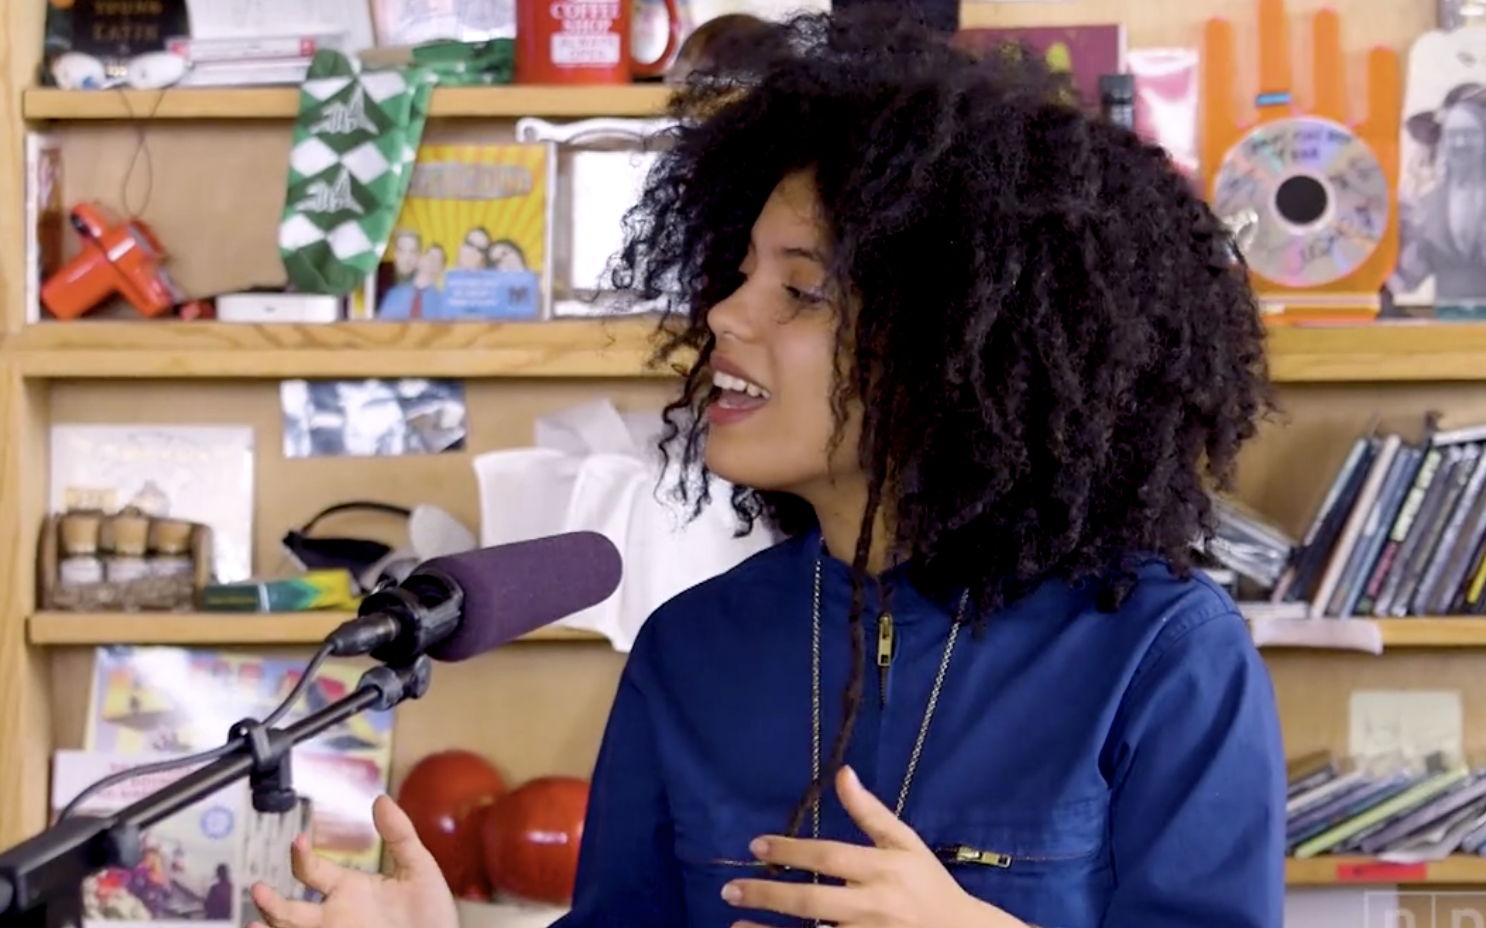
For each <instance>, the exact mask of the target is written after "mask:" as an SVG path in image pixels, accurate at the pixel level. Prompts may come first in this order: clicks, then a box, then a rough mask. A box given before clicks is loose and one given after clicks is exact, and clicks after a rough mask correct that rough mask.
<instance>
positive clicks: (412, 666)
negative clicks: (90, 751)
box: [0, 655, 433, 928]
mask: <svg viewBox="0 0 1486 928" xmlns="http://www.w3.org/2000/svg"><path fill="white" fill-rule="evenodd" d="M432 672H433V664H432V662H431V661H430V659H429V658H428V657H427V656H426V655H420V656H418V657H417V658H416V659H414V660H413V661H412V662H411V663H409V664H407V665H405V666H402V667H387V666H379V667H373V668H372V669H371V670H368V671H367V672H366V673H364V674H362V676H361V679H360V681H359V682H358V684H357V688H356V691H355V692H354V693H352V694H351V695H349V696H346V697H345V698H343V699H339V700H337V701H336V702H333V703H331V704H330V705H328V706H326V707H324V708H323V709H321V710H319V711H318V712H314V713H311V714H310V715H307V716H305V717H304V718H302V719H300V720H299V721H297V722H295V723H293V724H292V725H289V726H288V727H287V728H283V729H279V728H268V727H265V726H264V725H263V724H262V723H261V722H258V721H256V720H254V719H245V720H243V721H241V722H238V723H237V724H236V725H233V726H232V729H231V731H230V732H229V734H228V740H229V742H236V744H237V749H236V750H235V751H234V752H233V753H231V754H228V755H226V756H225V757H222V758H220V759H218V760H215V761H212V762H211V763H209V764H207V765H206V766H204V767H202V768H201V769H199V770H196V771H194V772H192V773H189V774H187V775H186V776H184V777H182V778H181V779H179V780H177V781H175V782H174V783H171V784H170V785H169V786H166V787H164V788H163V789H160V790H158V791H156V792H154V793H151V794H150V795H148V796H146V797H144V798H143V799H140V800H139V801H137V802H135V803H134V804H133V805H130V806H128V807H127V808H124V809H122V810H120V811H118V812H116V813H114V814H112V815H107V816H89V815H72V816H69V817H68V818H66V819H63V820H62V821H60V822H58V823H57V824H55V825H53V826H52V827H51V828H48V829H47V830H46V831H44V832H42V833H41V834H39V835H37V836H36V837H34V838H31V839H30V840H27V841H25V842H23V843H21V844H18V845H16V846H15V847H13V848H11V849H10V850H8V851H5V852H4V853H0V926H3V928H66V926H80V925H81V924H82V916H83V894H82V886H83V880H84V879H85V878H86V877H87V876H88V875H89V874H92V873H94V872H96V871H98V870H101V869H104V868H106V867H132V866H135V865H136V864H138V863H139V861H140V859H141V857H142V848H141V835H140V833H141V832H142V831H143V830H144V829H145V828H148V827H149V826H151V825H153V824H155V823H156V822H159V821H161V820H162V819H166V818H169V817H170V816H171V815H174V814H175V813H176V812H179V811H180V810H181V809H184V808H186V807H187V806H190V805H192V804H193V803H196V802H200V801H201V800H203V799H205V798H207V797H208V796H211V795H212V794H213V793H215V792H217V791H218V790H220V789H222V788H223V787H224V786H227V785H229V784H231V783H235V782H237V781H239V780H241V779H243V778H244V777H247V778H248V782H249V784H250V785H251V787H252V792H253V808H254V809H255V810H257V811H259V812H274V813H277V812H286V811H288V810H290V809H292V808H293V807H294V804H295V801H296V800H295V796H294V790H293V788H292V787H291V785H290V784H291V779H290V768H289V749H290V748H292V747H293V746H294V745H296V744H299V743H300V742H302V741H307V740H309V739H310V738H313V737H315V736H316V735H318V734H320V733H321V732H323V731H325V730H326V729H329V728H332V727H334V726H336V725H338V724H340V723H341V722H344V721H345V720H346V719H348V718H350V717H352V716H354V715H356V714H357V713H359V712H363V711H365V710H368V709H372V710H379V711H380V710H385V709H390V708H392V707H393V706H395V705H397V704H398V703H400V702H402V701H403V700H405V699H417V698H418V697H420V696H422V695H423V694H424V693H426V692H427V691H428V684H429V680H430V678H431V676H432Z"/></svg>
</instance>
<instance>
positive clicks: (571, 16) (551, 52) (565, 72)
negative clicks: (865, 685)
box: [516, 0, 681, 84]
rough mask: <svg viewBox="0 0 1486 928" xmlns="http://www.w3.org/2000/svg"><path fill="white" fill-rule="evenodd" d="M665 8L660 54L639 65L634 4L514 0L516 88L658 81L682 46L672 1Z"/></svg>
mask: <svg viewBox="0 0 1486 928" xmlns="http://www.w3.org/2000/svg"><path fill="white" fill-rule="evenodd" d="M665 4H666V16H667V17H668V18H669V20H670V28H669V30H668V35H667V37H666V48H665V51H663V52H661V55H660V57H659V58H657V59H656V60H655V61H651V62H644V61H636V60H634V58H633V54H632V52H631V51H630V46H631V45H632V37H631V33H632V32H633V31H634V24H635V7H634V0H516V81H517V83H521V84H627V83H629V82H630V81H631V80H633V79H634V78H636V77H659V76H660V75H661V73H662V72H663V71H664V70H665V67H666V63H667V62H668V61H670V59H671V56H672V55H674V54H675V53H676V47H677V45H679V44H680V42H681V14H680V12H679V11H678V10H677V8H676V0H665Z"/></svg>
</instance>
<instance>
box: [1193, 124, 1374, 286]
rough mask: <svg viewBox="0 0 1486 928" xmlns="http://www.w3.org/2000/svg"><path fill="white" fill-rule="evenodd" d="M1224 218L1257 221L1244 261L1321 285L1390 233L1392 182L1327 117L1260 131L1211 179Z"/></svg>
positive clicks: (1272, 277) (1260, 271)
mask: <svg viewBox="0 0 1486 928" xmlns="http://www.w3.org/2000/svg"><path fill="white" fill-rule="evenodd" d="M1212 203H1213V210H1214V212H1216V213H1217V214H1218V216H1219V218H1224V219H1226V218H1227V217H1231V216H1236V215H1239V214H1241V213H1243V212H1244V211H1245V210H1251V211H1252V214H1253V215H1254V216H1256V217H1257V222H1256V223H1254V225H1253V228H1252V232H1251V235H1250V238H1249V240H1248V242H1247V243H1246V247H1245V248H1244V249H1243V254H1244V258H1245V259H1246V260H1247V261H1248V263H1249V267H1250V269H1251V270H1252V271H1253V272H1254V273H1255V274H1257V275H1258V276H1260V277H1262V278H1264V279H1266V280H1269V281H1272V282H1273V283H1276V284H1279V285H1281V286H1286V287H1297V288H1300V287H1318V286H1321V285H1323V284H1328V283H1331V282H1332V281H1334V280H1340V279H1341V278H1343V277H1346V276H1347V275H1348V274H1351V273H1352V272H1353V271H1355V270H1357V268H1358V266H1360V265H1361V264H1362V263H1363V262H1364V261H1366V260H1367V258H1368V256H1369V255H1371V254H1372V253H1373V252H1374V251H1376V250H1377V248H1378V245H1379V243H1380V242H1381V240H1382V238H1383V234H1384V232H1385V231H1386V230H1387V228H1388V218H1389V215H1388V214H1389V209H1390V200H1389V194H1388V178H1387V177H1386V176H1385V175H1384V173H1383V167H1382V165H1381V164H1379V163H1378V159H1377V156H1376V155H1374V154H1373V152H1372V149H1370V148H1368V147H1367V144H1366V143H1365V142H1363V141H1362V140H1361V139H1359V138H1357V136H1355V135H1353V134H1352V132H1351V130H1349V129H1347V128H1346V127H1345V126H1343V125H1341V124H1339V123H1335V122H1332V121H1331V120H1329V119H1319V118H1316V117H1310V116H1306V117H1296V118H1293V119H1280V120H1276V121H1274V122H1269V123H1264V124H1263V125H1260V126H1257V127H1256V128H1254V129H1253V130H1252V131H1250V132H1249V133H1248V134H1247V135H1245V136H1244V137H1243V138H1242V139H1240V140H1239V142H1238V144H1236V145H1234V146H1233V147H1232V148H1231V149H1229V150H1228V154H1227V155H1226V156H1225V157H1224V158H1223V164H1222V167H1221V168H1219V170H1218V176H1217V177H1216V178H1215V179H1214V181H1213V201H1212Z"/></svg>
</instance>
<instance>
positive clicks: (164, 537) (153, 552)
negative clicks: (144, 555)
mask: <svg viewBox="0 0 1486 928" xmlns="http://www.w3.org/2000/svg"><path fill="white" fill-rule="evenodd" d="M149 543H150V576H152V577H190V576H191V575H192V573H193V569H192V568H193V565H192V563H191V553H190V552H191V523H189V522H183V521H181V520H180V519H156V520H154V521H153V522H151V523H150V537H149Z"/></svg>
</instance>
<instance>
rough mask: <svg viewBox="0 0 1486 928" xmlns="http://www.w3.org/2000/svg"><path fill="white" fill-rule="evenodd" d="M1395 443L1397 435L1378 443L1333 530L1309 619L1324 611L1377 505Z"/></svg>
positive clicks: (1390, 463) (1391, 465)
mask: <svg viewBox="0 0 1486 928" xmlns="http://www.w3.org/2000/svg"><path fill="white" fill-rule="evenodd" d="M1398 446H1399V438H1398V436H1397V435H1389V436H1387V437H1385V438H1384V439H1383V440H1382V442H1381V443H1379V445H1378V450H1377V453H1376V454H1374V455H1373V458H1372V462H1371V463H1370V464H1369V465H1368V469H1367V477H1366V478H1365V479H1364V480H1363V482H1362V489H1361V490H1359V491H1358V492H1357V499H1356V500H1355V502H1353V504H1352V509H1351V512H1349V513H1348V514H1347V520H1346V522H1345V524H1344V525H1343V526H1342V529H1341V531H1340V532H1339V533H1338V534H1337V539H1336V544H1335V545H1334V546H1333V548H1332V552H1331V559H1330V561H1329V562H1328V563H1327V565H1326V572H1325V573H1323V574H1322V575H1321V582H1320V583H1319V584H1318V585H1317V586H1316V595H1315V597H1314V598H1313V599H1312V600H1311V609H1310V614H1311V618H1313V619H1318V618H1320V617H1321V616H1322V615H1324V614H1325V613H1326V611H1327V607H1328V606H1329V605H1330V604H1331V599H1332V597H1333V596H1334V595H1335V594H1336V589H1337V585H1338V584H1339V583H1340V582H1341V578H1342V574H1343V573H1344V572H1345V571H1346V567H1347V563H1348V562H1349V561H1350V560H1351V558H1352V554H1353V551H1354V549H1355V548H1356V546H1357V537H1358V535H1360V534H1361V532H1362V528H1363V526H1364V525H1366V524H1367V520H1368V518H1369V517H1370V516H1371V515H1372V511H1373V509H1374V508H1375V507H1376V506H1377V503H1378V494H1379V493H1380V492H1382V488H1383V481H1384V480H1386V479H1387V477H1388V471H1389V470H1390V469H1391V468H1392V467H1393V458H1394V456H1395V455H1396V454H1397V453H1398ZM1337 605H1338V606H1340V605H1341V603H1340V602H1338V603H1337Z"/></svg>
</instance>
